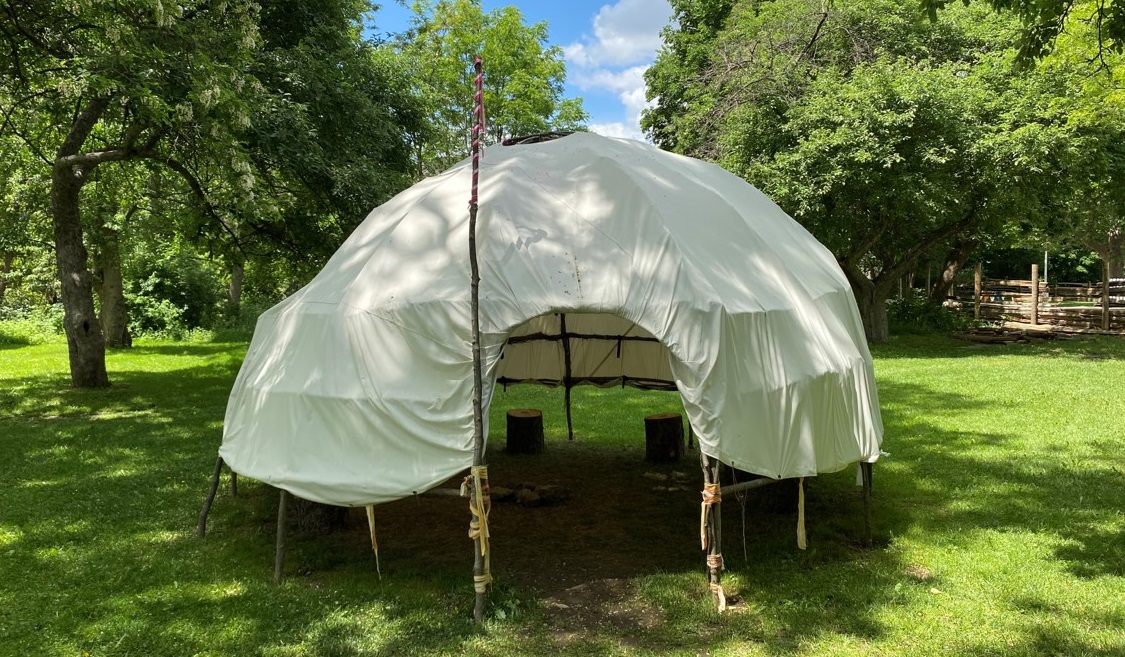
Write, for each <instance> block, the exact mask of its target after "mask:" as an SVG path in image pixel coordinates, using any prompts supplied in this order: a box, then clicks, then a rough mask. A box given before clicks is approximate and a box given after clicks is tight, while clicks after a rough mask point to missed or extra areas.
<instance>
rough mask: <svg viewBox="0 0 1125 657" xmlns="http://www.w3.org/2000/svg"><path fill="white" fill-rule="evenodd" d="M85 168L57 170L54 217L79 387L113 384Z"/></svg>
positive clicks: (53, 189)
mask: <svg viewBox="0 0 1125 657" xmlns="http://www.w3.org/2000/svg"><path fill="white" fill-rule="evenodd" d="M83 177H84V174H83V172H82V171H81V169H80V168H77V167H68V166H56V167H55V168H54V171H53V175H52V180H51V214H52V215H53V219H54V230H55V262H56V264H57V266H58V271H59V282H60V283H61V284H62V302H63V309H64V312H65V317H64V320H63V328H64V329H65V331H66V343H67V348H68V350H69V353H70V380H71V383H72V384H73V385H74V387H76V388H104V387H107V386H108V385H109V375H108V374H107V373H106V369H105V340H104V339H103V337H102V329H101V325H100V324H99V323H98V317H97V314H96V313H95V312H94V292H93V276H92V275H91V273H90V269H89V266H88V264H87V260H88V254H87V252H86V245H85V243H84V242H83V239H82V221H81V217H80V215H79V194H80V193H81V191H82V183H83V182H84V180H83Z"/></svg>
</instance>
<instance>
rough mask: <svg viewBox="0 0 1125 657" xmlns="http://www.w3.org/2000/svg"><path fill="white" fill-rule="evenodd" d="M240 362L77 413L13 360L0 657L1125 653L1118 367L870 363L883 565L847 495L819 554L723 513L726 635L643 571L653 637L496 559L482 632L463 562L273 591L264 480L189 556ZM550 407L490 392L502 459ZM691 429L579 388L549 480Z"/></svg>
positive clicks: (818, 545) (690, 577)
mask: <svg viewBox="0 0 1125 657" xmlns="http://www.w3.org/2000/svg"><path fill="white" fill-rule="evenodd" d="M244 350H245V345H244V344H241V343H235V344H178V343H144V342H139V343H138V345H137V347H136V348H134V349H133V350H131V351H128V352H115V353H111V354H110V356H109V369H110V372H111V378H112V380H113V381H114V384H115V385H114V386H113V387H112V388H111V389H109V390H104V391H75V390H70V389H69V388H68V377H67V375H66V346H65V344H59V343H51V344H38V345H19V346H11V345H7V346H5V345H0V655H13V656H16V655H19V656H44V657H47V656H56V655H57V656H67V657H82V656H85V655H91V656H100V655H138V656H142V655H143V656H156V655H237V656H248V655H263V656H279V657H280V656H296V655H339V656H352V655H411V654H435V655H445V654H448V655H459V654H472V655H518V654H544V653H546V652H548V651H549V652H552V653H556V654H559V655H663V654H669V655H703V654H706V655H714V656H718V655H779V654H833V655H836V654H839V655H942V656H943V657H947V656H949V655H974V656H976V655H980V656H984V655H997V656H1000V655H1105V656H1108V655H1122V654H1125V394H1122V387H1123V385H1125V341H1122V340H1119V339H1113V338H1105V337H1101V338H1088V339H1078V340H1070V341H1065V342H1054V343H1042V344H1038V345H1010V346H978V345H968V344H966V343H963V342H956V341H952V340H947V339H944V338H936V337H904V338H899V339H895V340H892V342H890V343H889V344H887V345H881V346H878V347H877V348H876V350H875V352H876V374H877V377H878V382H879V392H880V397H881V401H882V409H883V418H884V422H885V424H886V439H885V443H884V449H886V450H887V451H888V452H890V457H889V458H887V459H886V460H885V461H883V462H880V463H879V464H878V465H877V466H876V468H875V477H874V479H875V496H876V497H875V519H876V534H877V539H878V540H877V544H878V546H877V547H876V548H875V549H870V550H867V549H863V548H862V547H860V545H859V543H858V541H857V531H856V530H855V529H854V528H855V526H856V524H857V522H858V515H859V513H860V510H861V507H860V506H859V505H858V502H857V501H856V499H857V498H856V496H855V488H854V485H853V482H852V479H853V477H854V475H853V473H852V472H843V473H837V474H834V475H830V476H826V477H822V478H818V479H819V480H818V481H816V482H812V483H811V484H810V501H809V507H810V508H809V535H810V547H809V549H808V550H807V551H804V552H801V551H798V550H796V549H795V548H794V547H793V540H792V522H791V520H792V514H789V513H788V511H786V512H785V513H778V512H774V511H771V510H770V509H769V508H768V505H753V504H751V505H748V509H749V510H748V516H749V517H748V523H749V525H750V529H749V531H748V548H749V549H748V552H749V555H750V559H749V561H746V560H744V559H743V558H742V549H741V537H740V529H739V528H740V515H739V506H738V505H737V504H732V503H729V502H728V503H727V504H724V507H726V508H724V527H725V528H726V534H725V538H726V541H725V552H726V553H727V565H728V569H729V570H728V572H727V574H726V580H725V581H726V582H727V583H728V586H729V589H730V591H731V592H732V594H734V595H736V596H737V597H738V598H739V599H740V600H739V603H738V604H737V605H736V606H735V607H734V608H733V609H732V611H731V612H729V613H727V614H724V615H722V616H719V615H717V614H716V613H715V612H714V610H713V608H712V607H711V604H710V600H709V595H708V594H707V591H706V586H705V584H704V579H703V574H702V568H701V567H700V566H699V565H698V564H690V563H689V564H688V565H686V566H685V567H682V568H681V567H673V568H670V569H668V568H666V569H661V570H657V569H655V568H653V569H646V567H645V565H644V563H643V558H642V559H639V560H638V561H640V562H642V563H637V564H635V568H634V570H635V572H639V573H641V574H640V575H637V576H635V577H631V578H630V579H629V581H628V582H627V585H628V587H629V591H630V600H629V601H628V605H631V606H632V607H634V608H640V609H649V610H658V612H659V613H657V614H655V615H654V616H653V618H655V620H653V621H651V622H645V623H639V622H638V623H631V622H619V621H612V619H610V620H607V621H606V622H604V623H603V622H591V623H589V625H588V626H587V627H575V626H573V624H571V625H567V624H566V623H561V622H560V621H559V619H558V616H557V614H554V613H552V612H551V610H550V609H548V608H547V607H546V606H545V605H544V604H543V603H542V601H541V600H540V598H539V596H537V595H536V594H535V593H534V592H533V591H531V590H529V589H527V588H524V587H521V586H518V585H516V584H513V583H511V582H506V581H505V575H504V568H505V557H504V553H503V551H502V550H500V549H499V548H498V549H497V551H496V553H495V554H494V557H493V568H494V572H495V573H496V575H497V577H498V587H497V590H496V591H495V592H494V595H493V598H492V607H491V610H492V611H491V614H490V618H489V620H488V621H487V622H486V623H485V624H484V625H483V626H482V627H476V626H474V625H472V624H471V623H470V622H469V621H468V618H469V615H470V611H469V610H470V608H471V604H472V593H471V586H470V585H469V577H468V572H469V568H470V561H471V555H470V550H469V547H468V539H465V540H464V542H465V559H464V563H463V564H450V565H448V566H438V567H427V568H416V569H411V568H399V569H394V568H392V569H390V570H388V569H387V568H386V567H385V568H384V570H385V576H384V578H383V580H382V581H379V580H377V579H375V578H374V577H373V576H372V573H371V570H372V569H371V563H370V555H369V554H367V553H364V552H363V551H362V549H357V548H356V546H355V541H354V540H351V539H344V538H338V537H327V538H320V539H317V538H303V539H302V538H300V537H297V538H295V539H294V546H293V548H292V549H293V554H292V556H291V558H290V561H289V563H290V564H291V565H290V572H291V576H290V577H289V578H288V579H287V580H286V581H285V583H283V584H282V585H280V586H275V585H274V584H273V583H272V581H271V578H272V564H273V542H274V534H273V531H274V515H273V514H274V512H275V509H274V504H276V498H275V497H274V495H273V494H272V493H271V491H270V490H269V489H268V488H267V487H266V486H264V485H262V484H258V483H256V482H244V483H243V486H242V489H243V491H244V492H243V493H242V494H241V495H240V496H239V497H238V498H231V497H230V496H229V495H227V494H225V493H224V495H222V496H220V498H219V499H218V500H217V501H216V505H215V509H214V511H213V514H212V522H211V531H210V533H209V535H208V536H207V538H206V539H203V540H200V539H197V538H195V536H194V528H195V517H196V514H197V513H198V510H199V506H200V504H201V502H202V498H203V495H204V493H205V492H206V488H207V484H208V480H209V477H210V472H211V468H212V466H213V463H214V458H215V451H216V449H217V447H218V444H219V441H220V438H221V422H222V417H223V410H224V406H225V403H226V395H227V393H228V392H229V389H230V385H231V383H232V381H233V377H234V376H235V374H236V372H237V368H238V365H239V363H240V361H241V358H242V355H243V353H244ZM654 395H655V396H654ZM561 398H562V396H561V392H560V391H557V390H553V391H552V390H543V389H540V388H533V387H528V386H516V387H512V388H510V389H509V390H508V392H506V393H499V392H498V393H497V399H496V405H494V408H493V431H492V433H493V436H492V443H493V444H492V449H493V450H496V449H498V448H500V447H502V443H503V438H502V436H503V420H502V417H503V410H504V409H505V408H509V407H520V406H534V407H539V408H544V409H559V408H560V407H561V403H562V401H561ZM676 408H677V399H676V397H675V395H670V394H665V393H643V392H640V391H634V390H620V389H608V390H598V389H591V388H580V389H578V390H576V392H575V428H576V433H577V434H578V436H579V440H580V446H568V445H565V444H564V443H565V425H564V420H563V415H562V413H561V412H549V413H547V414H546V421H547V426H546V430H547V433H548V441H549V443H550V444H549V447H548V454H547V455H545V457H555V458H558V457H557V456H553V455H563V456H566V455H567V454H573V455H580V456H583V457H591V456H595V457H596V456H598V455H599V454H600V455H612V454H619V453H622V452H625V451H628V450H634V451H635V452H636V453H637V454H638V455H639V454H643V437H642V434H643V427H642V425H641V423H640V422H639V421H638V420H637V418H638V417H639V416H640V415H643V414H645V413H650V412H657V411H660V410H675V409H676ZM630 453H631V452H630ZM536 458H539V457H536ZM682 469H683V470H685V471H687V472H689V473H690V474H691V475H692V477H693V480H692V486H695V485H696V482H695V479H694V478H695V477H697V474H696V473H697V472H698V469H697V468H695V467H694V466H693V465H692V464H690V463H688V464H686V465H684V466H683V467H682ZM821 480H822V481H821ZM772 488H773V487H771V488H770V489H763V491H769V490H771V489H772ZM763 495H765V493H763ZM620 496H621V497H622V498H623V499H622V500H619V501H618V502H617V505H618V507H619V508H624V509H628V508H629V500H630V499H631V493H630V491H629V490H621V491H620ZM766 497H767V499H768V495H767V496H766ZM685 499H686V500H688V501H686V502H685V504H686V505H688V506H692V505H694V507H695V509H697V508H698V503H697V501H695V502H693V501H691V500H697V499H698V498H697V497H685ZM841 500H842V501H841ZM591 512H592V513H597V510H596V509H595V510H592V511H591ZM693 512H694V511H693V510H692V509H690V508H689V509H688V510H687V513H688V514H689V516H690V514H691V513H693ZM494 513H497V514H502V513H509V512H507V511H506V510H505V507H497V509H496V510H495V511H494ZM466 522H467V512H466ZM695 532H696V528H695V527H693V526H691V523H690V521H689V522H688V523H687V526H678V525H677V526H669V527H667V533H668V536H669V537H672V536H682V535H685V534H686V535H687V536H688V537H689V538H690V537H691V536H692V535H693V534H694V533H695ZM458 538H460V537H458ZM381 540H385V541H388V542H391V541H392V537H386V538H383V539H381ZM546 549H551V547H550V546H546ZM596 551H597V550H596V546H595V547H594V552H595V553H596Z"/></svg>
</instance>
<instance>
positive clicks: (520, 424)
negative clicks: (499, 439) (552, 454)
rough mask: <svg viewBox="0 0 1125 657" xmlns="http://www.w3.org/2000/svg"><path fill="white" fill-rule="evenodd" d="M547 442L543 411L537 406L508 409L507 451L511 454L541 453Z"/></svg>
mask: <svg viewBox="0 0 1125 657" xmlns="http://www.w3.org/2000/svg"><path fill="white" fill-rule="evenodd" d="M545 444H546V443H545V441H544V440H543V411H540V410H539V409H537V408H513V409H512V410H510V411H508V436H507V444H506V446H505V451H507V452H508V453H509V454H539V453H541V452H542V451H543V448H544V446H545Z"/></svg>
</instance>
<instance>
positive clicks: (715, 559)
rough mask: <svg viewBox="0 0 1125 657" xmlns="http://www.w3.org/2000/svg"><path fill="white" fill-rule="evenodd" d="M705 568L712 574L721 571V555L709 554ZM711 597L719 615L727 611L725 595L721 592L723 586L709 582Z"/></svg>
mask: <svg viewBox="0 0 1125 657" xmlns="http://www.w3.org/2000/svg"><path fill="white" fill-rule="evenodd" d="M707 568H708V569H709V570H710V571H711V572H712V573H714V572H716V571H721V570H722V569H723V555H721V554H709V555H707ZM711 595H713V596H715V602H716V603H717V604H718V605H719V613H720V614H721V613H723V612H724V611H726V610H727V594H726V592H725V591H723V585H722V584H720V583H718V582H715V581H712V582H711Z"/></svg>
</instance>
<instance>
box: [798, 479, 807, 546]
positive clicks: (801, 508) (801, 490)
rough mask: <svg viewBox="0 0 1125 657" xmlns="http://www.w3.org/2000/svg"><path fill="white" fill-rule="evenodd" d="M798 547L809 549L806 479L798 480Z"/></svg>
mask: <svg viewBox="0 0 1125 657" xmlns="http://www.w3.org/2000/svg"><path fill="white" fill-rule="evenodd" d="M797 547H798V548H800V549H802V550H804V549H806V548H808V547H809V542H808V540H807V538H806V537H805V478H804V477H801V478H800V479H798V480H797Z"/></svg>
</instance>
